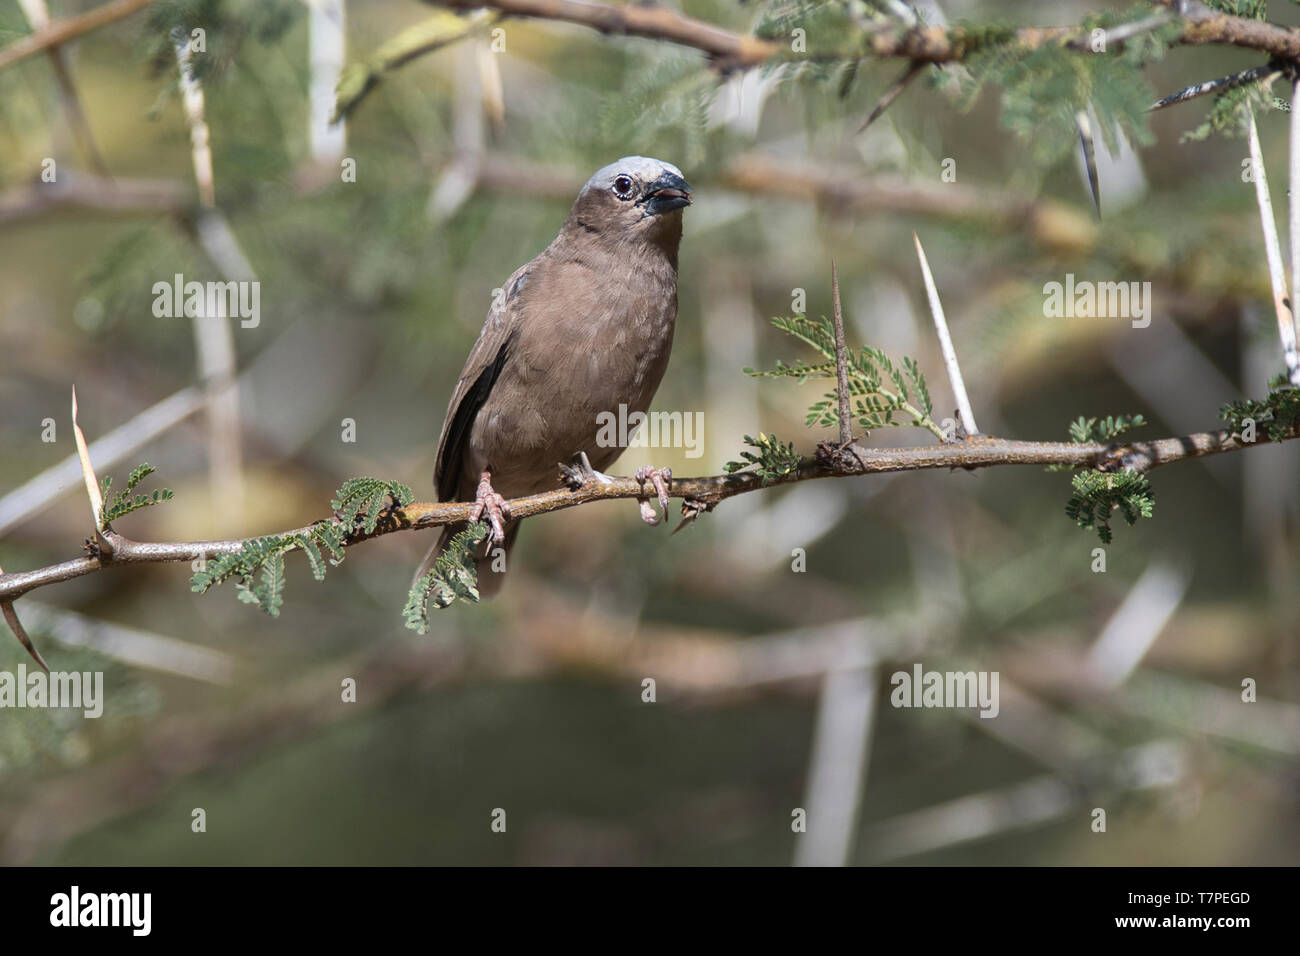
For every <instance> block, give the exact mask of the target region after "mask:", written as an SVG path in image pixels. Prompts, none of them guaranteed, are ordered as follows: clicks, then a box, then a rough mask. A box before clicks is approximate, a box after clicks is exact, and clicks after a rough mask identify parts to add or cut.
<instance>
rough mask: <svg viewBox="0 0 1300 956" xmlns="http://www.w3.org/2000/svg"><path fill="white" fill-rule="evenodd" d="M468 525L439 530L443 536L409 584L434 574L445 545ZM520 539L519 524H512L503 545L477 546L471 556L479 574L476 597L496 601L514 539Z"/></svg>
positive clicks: (509, 523) (514, 522)
mask: <svg viewBox="0 0 1300 956" xmlns="http://www.w3.org/2000/svg"><path fill="white" fill-rule="evenodd" d="M466 527H467V525H464V524H449V525H445V526H444V527H443V529H442V534H441V535H440V536H439V537H438V543H437V544H435V545H434V546H433V547H432V548H430V549H429V553H428V554H426V555H425V556H424V560H423V561H422V562H421V563H420V569H419V570H418V571H416V572H415V577H414V578H412V579H411V584H412V585H414V584H415V582H416V581H418V580H420V578H422V577H424V576H425V575H426V574H428V573H429V572H430V571H431V570H433V565H434V562H435V561H437V560H438V555H440V554H442V552H443V551H445V550H446V549H447V543H448V542H449V541H451V539H452V538H453V537H454V536H455V535H457V534H459V533H460V532H462V531H464V530H465V528H466ZM518 535H519V522H518V521H511V522H507V523H506V540H505V542H504V543H502V544H500V545H498V546H495V547H494V546H493V545H492V544H491V541H490V539H484V540H483V541H482V542H480V543H479V546H478V551H477V553H476V554H475V556H474V570H475V571H476V572H477V573H478V593H479V596H480V597H483V598H491V597H496V594H497V592H498V591H500V590H501V585H502V584H504V583H505V580H506V570H507V568H509V566H510V551H511V549H512V548H513V547H514V545H515V538H516V537H518Z"/></svg>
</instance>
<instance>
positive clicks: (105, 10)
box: [0, 0, 153, 70]
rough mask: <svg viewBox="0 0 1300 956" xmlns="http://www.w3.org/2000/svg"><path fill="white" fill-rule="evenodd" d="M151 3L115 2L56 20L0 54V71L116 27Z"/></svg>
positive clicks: (137, 0) (135, 0) (136, 0)
mask: <svg viewBox="0 0 1300 956" xmlns="http://www.w3.org/2000/svg"><path fill="white" fill-rule="evenodd" d="M151 3H153V0H114V2H112V3H106V4H104V5H103V6H101V7H96V8H95V9H93V10H87V11H86V12H85V13H82V14H79V15H77V16H75V17H64V18H63V19H60V20H54V21H52V22H51V23H50V25H49V26H47V27H45V28H44V29H41V30H37V31H36V32H35V33H33V34H32V35H31V36H28V37H23V38H22V39H21V40H18V41H17V42H15V43H11V44H9V45H8V46H7V47H5V48H4V49H3V50H0V70H3V69H4V68H5V67H7V66H11V65H12V64H14V63H17V62H18V61H19V60H23V59H26V58H27V57H29V56H33V55H34V54H37V53H40V52H42V51H43V50H51V49H53V48H55V47H58V46H62V45H63V44H65V43H67V42H68V41H69V40H75V39H76V38H77V37H79V36H82V35H83V34H86V33H90V32H91V31H93V30H98V29H99V28H100V27H106V26H108V25H109V24H110V23H116V22H117V21H118V20H122V19H124V18H126V17H129V16H130V15H131V14H133V13H135V12H137V11H139V10H143V9H144V8H145V7H147V6H149V4H151Z"/></svg>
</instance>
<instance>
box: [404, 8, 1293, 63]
mask: <svg viewBox="0 0 1300 956" xmlns="http://www.w3.org/2000/svg"><path fill="white" fill-rule="evenodd" d="M426 2H430V3H433V4H435V5H437V6H444V7H450V8H451V9H453V10H477V9H489V10H496V11H498V12H500V13H503V14H505V15H506V16H513V17H527V18H529V19H536V20H555V21H560V22H564V23H575V24H578V25H579V26H584V27H588V28H590V29H592V30H596V31H599V32H600V33H605V34H626V35H628V36H638V37H644V38H646V39H651V40H663V41H666V42H668V43H675V44H677V45H679V46H685V47H690V48H692V49H696V50H699V51H700V52H702V53H705V54H706V55H707V56H708V57H709V58H710V60H712V61H713V63H714V65H715V66H717V67H718V68H719V69H721V70H724V71H725V70H730V69H747V68H749V67H755V66H761V65H763V64H764V63H769V62H773V61H775V60H777V59H780V58H783V57H787V56H788V57H789V58H790V59H798V58H800V54H795V53H793V51H791V50H790V49H789V47H788V45H787V44H785V43H779V42H775V41H772V40H764V39H762V38H759V37H756V36H752V35H750V34H743V33H734V32H732V31H729V30H725V29H723V28H721V27H717V26H714V25H713V24H711V23H705V22H703V21H700V20H695V19H693V18H691V17H688V16H684V15H683V14H680V13H678V12H677V11H675V10H672V9H670V8H667V7H661V6H657V5H654V4H636V3H629V4H627V5H626V6H616V5H613V4H608V3H597V2H593V0H426ZM1151 2H1152V3H1153V5H1154V6H1159V7H1165V8H1167V9H1170V10H1173V11H1174V12H1178V11H1179V10H1181V8H1182V3H1181V2H1179V0H1151ZM1151 23H1152V21H1144V22H1143V24H1142V26H1143V27H1149V26H1150V25H1151ZM1131 32H1132V31H1130V34H1131ZM1090 33H1091V32H1090V31H1088V30H1085V29H1084V28H1083V27H1080V26H1060V27H1022V28H1020V29H1017V30H1015V31H1014V38H1015V42H1016V43H1017V45H1019V46H1021V47H1023V48H1025V49H1037V48H1038V47H1042V46H1046V45H1047V44H1050V43H1056V44H1061V45H1064V46H1069V47H1072V48H1078V49H1086V48H1087V44H1088V42H1089V39H1090ZM1112 36H1113V39H1114V40H1117V41H1119V42H1115V43H1113V44H1111V45H1109V46H1108V49H1118V48H1119V47H1120V46H1121V45H1122V41H1123V40H1124V39H1125V33H1124V32H1122V28H1118V27H1117V28H1116V29H1115V30H1114V31H1112ZM987 42H988V41H987V35H986V34H981V32H980V31H979V30H972V29H969V28H965V27H955V28H947V27H942V26H933V27H921V26H913V27H907V28H897V27H895V28H886V29H882V30H877V31H875V32H873V33H869V34H866V35H864V36H863V37H862V38H861V39H860V40H859V41H857V42H856V47H855V48H852V49H846V50H840V51H833V54H834V55H836V56H843V57H852V56H862V55H870V56H875V57H878V58H881V59H892V58H903V59H907V60H910V61H912V62H913V63H953V62H958V61H962V60H965V59H966V58H967V57H968V56H970V55H971V54H972V53H975V52H977V51H978V50H980V49H981V48H983V47H984V46H985V45H987ZM1173 42H1174V43H1176V44H1181V45H1184V46H1208V45H1218V46H1237V47H1244V48H1246V49H1251V50H1256V51H1259V52H1261V53H1268V54H1270V55H1271V56H1274V57H1280V58H1283V59H1300V32H1297V31H1295V30H1292V29H1291V28H1289V27H1284V26H1280V25H1278V24H1274V23H1268V22H1267V21H1263V20H1251V19H1247V18H1245V17H1238V16H1233V15H1231V14H1227V13H1219V12H1216V11H1212V10H1209V9H1208V8H1205V7H1201V6H1199V5H1198V8H1197V9H1195V10H1193V11H1192V12H1191V13H1190V14H1187V15H1185V16H1184V19H1183V21H1182V33H1181V34H1180V35H1179V36H1178V37H1177V38H1176V39H1175V40H1174V41H1173ZM828 52H830V51H828ZM819 54H820V51H813V52H812V53H811V54H810V55H813V56H817V55H819Z"/></svg>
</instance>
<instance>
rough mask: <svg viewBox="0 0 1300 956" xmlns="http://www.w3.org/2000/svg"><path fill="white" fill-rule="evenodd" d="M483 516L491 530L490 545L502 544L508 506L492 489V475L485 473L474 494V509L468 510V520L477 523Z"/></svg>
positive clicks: (504, 535)
mask: <svg viewBox="0 0 1300 956" xmlns="http://www.w3.org/2000/svg"><path fill="white" fill-rule="evenodd" d="M484 515H487V521H488V525H489V526H490V527H491V528H492V534H491V539H492V543H493V544H502V543H504V542H505V540H506V519H507V518H509V517H510V504H509V503H508V502H507V501H506V499H504V498H502V497H501V496H500V495H499V494H497V493H496V492H495V491H494V490H493V489H492V474H491V472H487V471H485V472H483V474H482V476H481V477H480V478H479V482H478V490H477V491H476V492H475V493H474V507H473V508H471V509H470V510H469V520H470V521H479V520H481V519H482V518H483V516H484Z"/></svg>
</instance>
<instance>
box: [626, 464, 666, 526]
mask: <svg viewBox="0 0 1300 956" xmlns="http://www.w3.org/2000/svg"><path fill="white" fill-rule="evenodd" d="M634 477H635V478H636V480H637V481H639V482H641V490H642V491H644V490H645V483H646V482H647V481H648V482H650V484H651V485H652V486H653V487H654V490H655V494H656V495H657V496H658V498H659V504H660V506H662V508H663V509H664V518H667V517H668V482H670V481H672V480H673V471H672V469H671V468H655V467H654V466H653V465H644V466H642V467H641V468H638V469H637V470H636V475H635V476H634ZM637 501H639V502H640V504H641V520H642V521H644V522H645V523H646V524H658V523H659V516H658V515H656V514H655V508H654V505H652V504H651V503H650V499H649V498H638V499H637Z"/></svg>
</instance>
